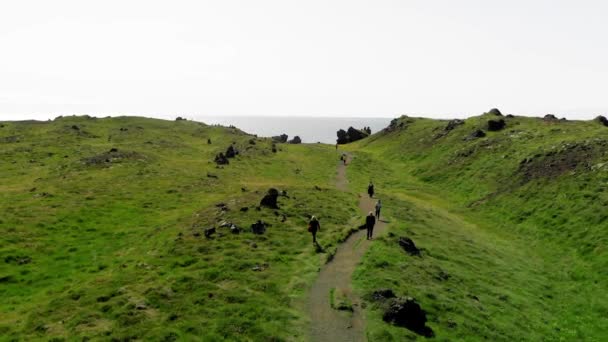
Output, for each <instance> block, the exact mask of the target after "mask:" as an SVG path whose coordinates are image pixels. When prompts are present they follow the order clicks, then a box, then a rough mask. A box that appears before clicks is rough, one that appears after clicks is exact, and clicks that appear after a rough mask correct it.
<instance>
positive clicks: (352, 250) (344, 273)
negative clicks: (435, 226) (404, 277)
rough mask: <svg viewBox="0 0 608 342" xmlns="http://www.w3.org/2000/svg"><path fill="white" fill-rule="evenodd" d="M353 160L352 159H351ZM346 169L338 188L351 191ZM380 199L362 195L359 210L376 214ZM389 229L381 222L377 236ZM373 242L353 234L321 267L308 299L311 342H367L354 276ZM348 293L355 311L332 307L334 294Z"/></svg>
mask: <svg viewBox="0 0 608 342" xmlns="http://www.w3.org/2000/svg"><path fill="white" fill-rule="evenodd" d="M349 158H350V156H349ZM346 167H347V166H345V165H343V163H342V162H341V161H340V162H339V163H338V166H337V176H336V187H337V188H338V189H339V190H342V191H347V190H348V180H347V179H346ZM375 204H376V200H375V199H372V198H369V196H368V195H367V194H361V195H359V209H361V211H362V212H363V213H364V214H367V213H368V212H370V211H372V210H373V209H374V206H375ZM385 230H386V223H385V222H382V221H378V222H377V223H376V226H375V228H374V236H375V237H376V236H378V235H379V234H382V233H383V232H384V231H385ZM370 243H373V240H372V241H368V240H367V239H366V232H365V230H359V231H357V232H356V233H354V234H352V235H351V236H350V237H349V238H348V239H347V240H346V241H344V243H342V244H341V245H339V246H338V249H337V251H336V254H335V256H334V258H333V260H332V261H331V262H329V263H328V264H326V265H325V266H323V267H322V268H321V271H320V272H319V276H318V278H317V280H316V281H315V283H314V284H313V286H312V288H311V290H310V293H309V300H308V313H309V316H310V320H311V323H310V340H311V341H331V342H338V341H366V340H367V339H366V337H365V317H364V315H363V312H362V309H361V300H360V298H358V297H357V296H356V295H355V294H354V293H353V291H352V285H351V281H352V276H353V272H354V270H355V267H356V266H357V264H358V263H359V261H360V260H361V258H362V257H363V254H364V253H365V251H366V250H367V248H368V247H369V245H370ZM332 289H335V290H336V292H341V293H343V294H345V295H346V296H347V297H348V298H349V300H350V301H351V303H352V304H353V309H354V310H353V312H352V313H351V312H349V311H338V310H335V309H333V308H332V307H331V304H330V291H331V290H332Z"/></svg>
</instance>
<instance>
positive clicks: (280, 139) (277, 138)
mask: <svg viewBox="0 0 608 342" xmlns="http://www.w3.org/2000/svg"><path fill="white" fill-rule="evenodd" d="M287 138H289V136H288V135H287V134H281V135H277V136H274V137H272V141H274V142H278V143H286V142H287Z"/></svg>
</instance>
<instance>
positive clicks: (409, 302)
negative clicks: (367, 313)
mask: <svg viewBox="0 0 608 342" xmlns="http://www.w3.org/2000/svg"><path fill="white" fill-rule="evenodd" d="M382 319H383V320H384V321H385V322H388V323H392V324H394V325H397V326H400V327H405V328H408V329H409V330H411V331H413V332H415V333H417V334H419V335H422V336H426V337H432V336H433V335H434V333H433V330H431V328H429V327H427V326H426V312H425V311H424V310H422V308H421V307H420V304H418V303H417V302H416V300H414V299H413V298H411V297H406V298H394V299H391V301H390V303H389V306H388V308H387V309H386V311H384V314H383V315H382Z"/></svg>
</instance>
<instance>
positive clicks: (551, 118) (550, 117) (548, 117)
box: [543, 114, 559, 122]
mask: <svg viewBox="0 0 608 342" xmlns="http://www.w3.org/2000/svg"><path fill="white" fill-rule="evenodd" d="M543 120H544V121H549V122H551V121H559V119H558V118H557V117H556V116H555V115H553V114H547V115H545V116H544V117H543Z"/></svg>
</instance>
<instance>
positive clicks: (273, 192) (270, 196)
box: [260, 188, 279, 209]
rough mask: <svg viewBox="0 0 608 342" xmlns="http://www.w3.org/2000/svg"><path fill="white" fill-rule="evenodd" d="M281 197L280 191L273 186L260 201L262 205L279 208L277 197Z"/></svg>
mask: <svg viewBox="0 0 608 342" xmlns="http://www.w3.org/2000/svg"><path fill="white" fill-rule="evenodd" d="M278 197H279V191H278V190H277V189H274V188H271V189H269V190H268V193H267V194H266V195H265V196H264V198H262V200H261V201H260V206H262V207H267V208H271V209H279V206H278V204H277V198H278Z"/></svg>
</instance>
